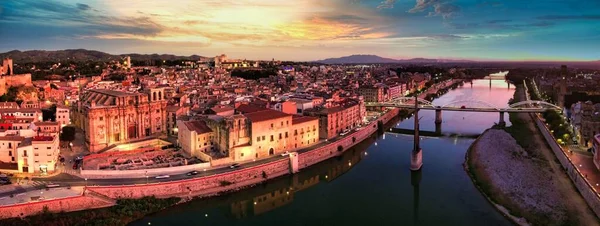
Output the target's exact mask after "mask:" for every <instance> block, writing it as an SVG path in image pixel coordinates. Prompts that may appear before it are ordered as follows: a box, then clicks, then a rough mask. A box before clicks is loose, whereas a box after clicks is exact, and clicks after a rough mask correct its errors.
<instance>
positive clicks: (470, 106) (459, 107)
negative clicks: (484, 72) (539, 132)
mask: <svg viewBox="0 0 600 226" xmlns="http://www.w3.org/2000/svg"><path fill="white" fill-rule="evenodd" d="M416 101H417V104H416V106H417V107H418V108H419V109H423V110H439V111H442V110H443V111H472V112H526V113H528V112H545V111H547V110H556V111H560V110H561V108H560V107H559V106H556V105H554V104H551V103H548V102H545V101H533V100H530V101H521V102H518V103H514V104H511V105H509V106H508V107H497V106H495V105H493V104H490V103H487V102H484V101H480V100H473V99H470V100H458V101H454V102H451V103H447V104H445V105H443V106H434V105H433V103H432V102H430V101H428V100H424V99H421V98H416ZM365 106H367V107H397V108H410V109H415V98H414V97H400V98H396V99H393V100H390V101H385V102H367V103H365Z"/></svg>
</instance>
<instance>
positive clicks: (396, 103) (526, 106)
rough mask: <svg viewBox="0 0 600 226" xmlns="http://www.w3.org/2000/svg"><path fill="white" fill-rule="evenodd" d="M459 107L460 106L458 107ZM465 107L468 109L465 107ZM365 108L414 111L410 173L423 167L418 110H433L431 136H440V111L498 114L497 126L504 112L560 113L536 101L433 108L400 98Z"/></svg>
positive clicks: (463, 103)
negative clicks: (390, 108) (501, 104)
mask: <svg viewBox="0 0 600 226" xmlns="http://www.w3.org/2000/svg"><path fill="white" fill-rule="evenodd" d="M473 104H475V105H479V106H473ZM459 105H460V106H459ZM467 105H468V106H469V107H467ZM365 106H367V107H396V108H408V109H414V110H415V114H414V116H413V117H414V120H415V125H414V143H413V144H414V147H413V151H412V152H411V159H410V169H411V171H420V170H421V167H422V166H423V152H422V150H421V146H420V144H419V143H420V142H419V141H420V137H419V133H420V132H422V131H420V129H419V120H420V119H419V111H420V110H435V132H434V133H433V134H441V130H442V129H441V128H442V127H441V126H442V111H443V110H445V111H470V112H499V113H500V121H499V123H498V124H499V125H501V126H504V125H505V124H506V123H505V122H504V113H505V112H524V113H528V112H545V111H548V110H555V111H561V110H562V109H561V108H560V107H559V106H556V105H554V104H551V103H548V102H545V101H537V100H527V101H521V102H517V103H513V104H510V105H509V106H507V107H497V106H494V105H493V104H490V103H487V102H484V101H480V100H474V99H470V100H457V101H453V102H450V103H447V104H445V105H443V106H435V105H434V104H433V103H432V102H430V101H428V100H425V99H421V98H418V97H414V98H413V97H400V98H396V99H392V100H390V101H385V102H367V103H365Z"/></svg>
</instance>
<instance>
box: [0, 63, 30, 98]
mask: <svg viewBox="0 0 600 226" xmlns="http://www.w3.org/2000/svg"><path fill="white" fill-rule="evenodd" d="M21 85H24V86H31V85H33V84H32V83H31V74H18V75H15V74H14V68H13V61H12V59H10V58H4V59H3V60H2V67H0V95H4V94H5V93H6V91H7V90H8V88H10V87H11V86H21Z"/></svg>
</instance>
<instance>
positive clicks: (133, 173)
mask: <svg viewBox="0 0 600 226" xmlns="http://www.w3.org/2000/svg"><path fill="white" fill-rule="evenodd" d="M208 168H210V163H208V162H205V163H199V164H193V165H185V166H175V167H166V168H152V169H141V170H81V176H82V177H84V178H97V179H102V178H144V177H146V176H150V177H154V176H158V175H165V174H168V175H170V174H182V173H187V172H190V171H193V170H198V171H200V170H203V169H208Z"/></svg>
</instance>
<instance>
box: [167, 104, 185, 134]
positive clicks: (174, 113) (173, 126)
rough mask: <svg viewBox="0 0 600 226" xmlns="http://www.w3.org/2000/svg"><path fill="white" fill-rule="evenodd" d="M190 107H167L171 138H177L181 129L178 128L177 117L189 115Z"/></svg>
mask: <svg viewBox="0 0 600 226" xmlns="http://www.w3.org/2000/svg"><path fill="white" fill-rule="evenodd" d="M189 110H190V109H189V107H181V106H175V105H171V106H167V128H166V130H167V134H168V135H170V136H177V133H178V131H179V129H178V128H177V127H178V126H177V117H179V116H182V115H187V114H188V112H189Z"/></svg>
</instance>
